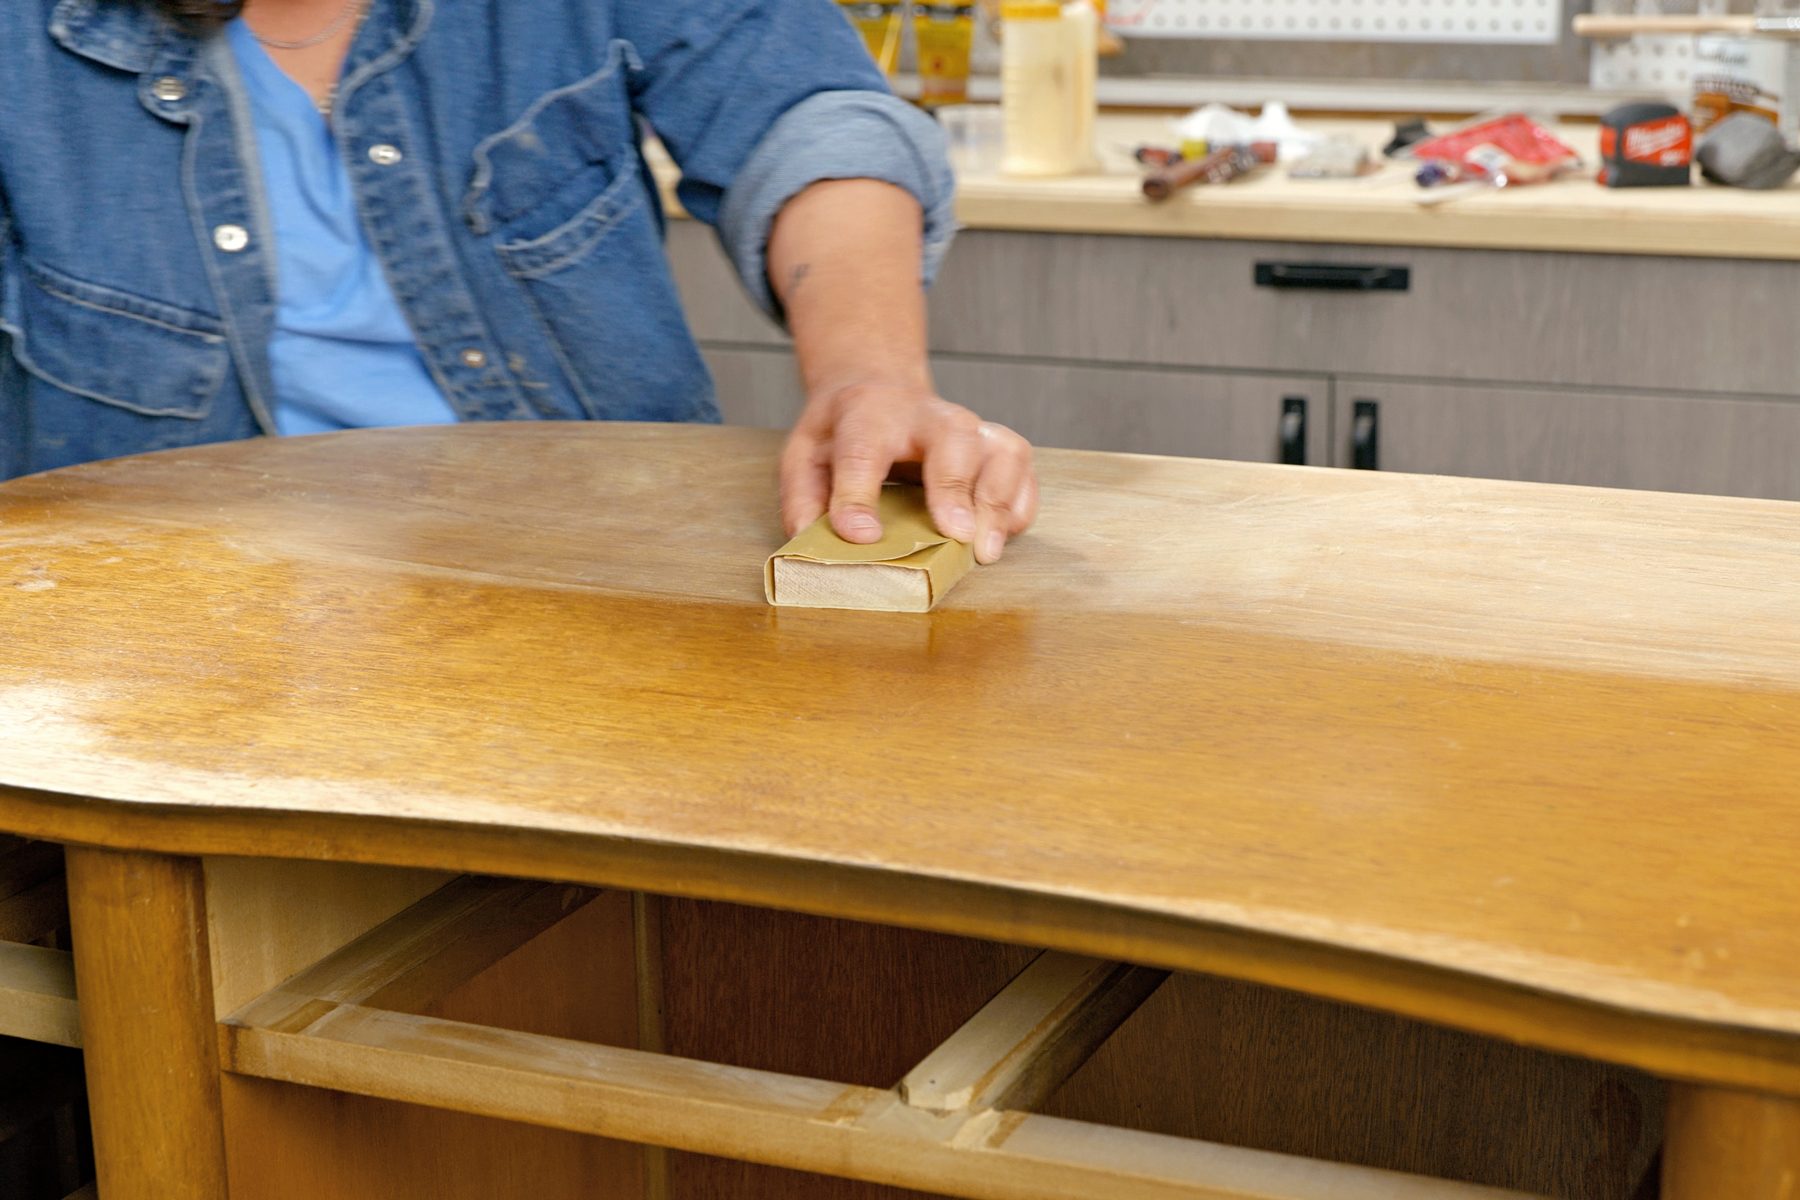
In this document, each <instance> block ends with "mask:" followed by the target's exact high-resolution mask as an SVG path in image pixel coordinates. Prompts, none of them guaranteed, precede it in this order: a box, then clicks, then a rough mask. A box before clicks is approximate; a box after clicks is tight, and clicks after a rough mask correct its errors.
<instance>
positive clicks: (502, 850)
mask: <svg viewBox="0 0 1800 1200" xmlns="http://www.w3.org/2000/svg"><path fill="white" fill-rule="evenodd" d="M0 830H4V831H5V832H7V833H10V834H14V835H17V836H22V837H33V838H41V839H44V840H46V841H53V842H58V843H64V844H76V845H85V846H98V847H102V848H106V849H113V850H132V851H142V852H148V853H157V854H169V855H182V856H206V855H221V856H234V857H247V858H275V859H305V860H314V861H323V862H342V863H354V864H358V865H364V866H387V867H412V868H421V869H432V870H456V871H464V872H471V873H475V874H482V875H498V876H509V877H514V878H521V879H541V880H553V881H556V882H562V883H578V884H584V885H587V886H592V887H610V888H621V889H627V890H631V891H642V892H650V893H656V894H661V895H670V896H680V897H685V898H689V899H696V900H712V901H722V902H726V903H735V904H745V905H751V906H755V907H759V908H770V909H778V910H786V911H791V912H799V913H806V914H810V915H814V916H822V917H836V918H842V919H846V920H855V921H866V922H871V923H874V924H884V925H898V926H904V927H909V928H916V929H921V930H927V931H931V932H936V933H945V934H952V935H959V936H964V937H974V938H982V939H986V940H989V941H1000V942H1011V943H1014V944H1020V945H1028V946H1034V947H1041V948H1044V949H1051V950H1061V951H1065V952H1069V953H1074V954H1085V955H1091V956H1095V957H1102V958H1111V959H1120V960H1125V961H1128V962H1132V963H1136V964H1140V965H1143V966H1150V967H1159V968H1163V969H1168V970H1177V971H1190V972H1196V973H1200V974H1207V975H1215V976H1222V977H1225V978H1230V979H1236V980H1242V981H1245V982H1249V983H1256V984H1263V985H1267V986H1271V987H1277V988H1284V989H1287V990H1291V991H1297V992H1302V993H1306V994H1309V995H1313V996H1318V997H1321V998H1324V999H1327V1000H1332V1001H1337V1002H1340V1003H1346V1004H1353V1005H1357V1006H1359V1007H1363V1008H1370V1009H1375V1010H1378V1011H1382V1012H1389V1013H1393V1014H1396V1015H1398V1016H1402V1017H1408V1018H1411V1019H1415V1020H1419V1021H1423V1022H1427V1023H1430V1024H1435V1025H1442V1026H1447V1027H1450V1028H1454V1029H1460V1030H1464V1031H1466V1032H1469V1033H1474V1034H1479V1035H1483V1036H1487V1037H1493V1038H1498V1039H1501V1040H1505V1041H1511V1042H1516V1043H1519V1044H1521V1045H1527V1046H1533V1047H1536V1048H1538V1049H1543V1050H1549V1051H1553V1052H1556V1053H1561V1054H1568V1055H1572V1056H1575V1057H1579V1058H1587V1059H1593V1060H1598V1061H1603V1062H1610V1063H1615V1064H1619V1065H1622V1066H1628V1067H1635V1068H1638V1069H1640V1070H1643V1071H1646V1072H1649V1073H1650V1074H1652V1075H1656V1076H1658V1077H1661V1078H1663V1079H1668V1080H1675V1081H1682V1082H1690V1083H1698V1084H1707V1085H1713V1086H1725V1087H1733V1088H1742V1089H1746V1090H1750V1091H1755V1092H1761V1093H1769V1094H1775V1095H1784V1096H1793V1097H1800V1035H1796V1034H1788V1033H1783V1032H1781V1031H1779V1030H1771V1029H1765V1028H1756V1027H1751V1026H1745V1025H1731V1024H1726V1023H1715V1022H1708V1021H1704V1020H1700V1019H1697V1018H1693V1017H1688V1016H1681V1015H1671V1014H1667V1013H1661V1012H1656V1011H1653V1010H1649V1009H1641V1008H1631V1007H1626V1006H1622V1005H1618V1004H1614V1003H1610V1002H1602V1001H1598V1000H1594V999H1591V998H1587V997H1582V996H1578V995H1572V994H1568V993H1562V992H1553V991H1549V990H1546V989H1542V988H1537V987H1532V986H1529V985H1526V984H1523V983H1518V982H1513V981H1508V980H1505V979H1500V978H1496V977H1490V976H1485V975H1480V974H1476V973H1474V972H1468V971H1460V970H1456V969H1454V968H1450V967H1445V966H1441V965H1436V964H1430V963H1423V962H1418V961H1414V960H1408V959H1403V958H1397V957H1392V956H1388V955H1382V954H1379V953H1375V952H1372V951H1368V950H1364V949H1360V948H1351V947H1344V946H1334V945H1331V944H1329V943H1321V942H1316V941H1309V940H1305V939H1301V938H1295V937H1292V936H1289V935H1285V934H1277V933H1268V932H1262V931H1258V930H1254V929H1248V928H1243V927H1238V926H1231V925H1224V924H1220V923H1216V922H1208V921H1203V920H1196V919H1191V918H1180V917H1174V916H1170V915H1168V914H1163V913H1154V912H1148V911H1145V910H1142V909H1135V908H1130V907H1127V906H1124V905H1116V904H1108V903H1106V902H1103V901H1094V900H1083V899H1079V898H1074V897H1069V896H1063V895H1058V894H1054V893H1043V892H1033V891H1030V890H1028V889H1022V888H1018V887H1013V886H1007V885H1000V884H984V883H975V882H969V881H965V880H957V879H947V878H942V877H937V876H930V875H917V874H901V873H898V872H894V871H888V870H883V869H879V868H875V867H868V866H859V865H851V864H840V863H822V862H811V861H807V860H803V859H793V858H787V857H783V856H780V855H773V854H762V853H753V852H749V851H729V850H720V849H717V848H712V847H702V846H683V845H674V844H670V843H661V842H650V841H641V840H633V839H629V838H622V837H608V836H596V835H581V834H569V833H555V832H549V831H543V830H520V829H508V828H505V827H500V826H492V825H478V824H467V823H456V822H442V821H420V820H418V819H416V818H387V817H371V816H368V815H366V814H333V813H303V812H269V811H249V810H243V809H230V808H211V807H194V806H173V805H167V806H164V805H159V806H157V807H155V808H149V807H145V806H140V805H134V804H129V803H121V802H116V801H108V800H96V799H91V798H86V797H80V796H72V795H64V794H60V793H55V792H45V791H38V790H33V789H29V788H19V787H13V786H9V785H4V784H0Z"/></svg>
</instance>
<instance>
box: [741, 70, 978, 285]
mask: <svg viewBox="0 0 1800 1200" xmlns="http://www.w3.org/2000/svg"><path fill="white" fill-rule="evenodd" d="M826 179H878V180H881V181H882V182H884V183H891V184H893V185H894V186H895V187H898V188H901V189H902V190H904V191H906V192H909V193H911V195H912V197H913V198H914V199H915V200H917V201H918V202H919V207H920V208H922V209H923V210H924V213H925V229H924V241H925V253H924V261H923V262H921V263H920V278H921V280H922V281H923V282H924V283H925V284H926V285H929V284H930V283H931V281H932V280H933V279H934V278H936V275H937V269H938V265H939V264H940V263H941V262H942V261H943V258H944V254H945V253H946V252H947V251H948V250H949V248H950V239H951V238H952V236H954V234H955V232H956V213H955V200H956V185H955V179H954V177H953V175H952V174H951V170H950V162H949V158H948V156H947V154H946V152H945V146H944V137H943V133H942V132H941V131H940V130H939V129H938V126H937V122H935V121H933V120H932V119H931V118H930V117H928V116H926V115H925V114H923V113H921V112H920V111H919V110H918V109H916V108H914V107H913V106H912V105H910V104H908V103H906V102H905V101H904V100H900V99H898V98H897V97H894V96H891V95H888V94H887V93H885V92H874V91H846V92H821V93H818V94H816V95H813V96H809V97H807V98H806V99H805V100H802V101H801V102H800V103H799V104H797V105H795V106H794V107H793V108H791V109H789V110H788V111H787V112H785V113H784V114H782V116H781V118H780V119H779V120H778V121H776V123H775V124H774V125H773V126H772V127H771V128H770V129H769V131H768V133H767V134H765V135H764V136H763V138H762V140H761V141H760V142H759V143H758V144H757V146H756V149H755V150H754V151H753V152H752V153H751V155H750V157H749V159H748V160H746V162H745V163H744V166H743V169H742V170H741V171H739V172H738V175H737V177H736V178H735V179H734V180H732V183H731V186H730V188H729V189H728V190H727V191H726V193H725V203H724V205H723V206H722V207H721V209H720V212H719V221H718V227H719V237H720V240H721V241H722V242H723V243H724V245H725V250H726V253H727V254H729V255H730V256H731V261H732V263H733V265H735V266H736V268H737V272H738V275H739V277H740V278H741V279H742V280H743V282H744V288H745V290H747V291H748V292H749V293H750V296H751V298H752V299H754V300H755V301H756V302H757V304H759V305H760V306H761V307H762V309H763V311H764V312H767V313H768V314H769V315H770V316H772V317H774V318H776V319H777V320H779V319H781V305H780V302H779V301H778V300H777V299H776V297H775V294H774V292H773V291H772V290H771V288H770V287H769V278H768V249H769V234H770V231H771V230H772V229H773V228H774V225H775V218H776V217H777V216H779V215H780V213H781V210H782V208H783V206H785V205H786V204H787V202H788V201H789V200H792V199H793V198H794V197H795V196H796V195H798V194H799V193H800V192H802V191H804V190H805V189H806V188H807V187H809V186H811V185H812V184H815V183H818V182H820V181H821V180H826Z"/></svg>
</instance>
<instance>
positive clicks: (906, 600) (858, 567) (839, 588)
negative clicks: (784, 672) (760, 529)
mask: <svg viewBox="0 0 1800 1200" xmlns="http://www.w3.org/2000/svg"><path fill="white" fill-rule="evenodd" d="M878 511H879V513H880V516H881V528H882V538H881V540H880V541H879V542H873V543H871V544H869V545H866V546H862V545H858V544H856V543H855V542H846V541H845V540H844V539H842V538H840V537H839V536H838V535H837V534H836V533H835V532H833V531H832V528H831V521H830V518H829V517H820V518H819V519H818V520H817V521H816V522H814V523H813V524H812V526H811V527H809V528H807V529H806V530H804V531H802V532H801V533H800V534H799V535H798V536H796V537H795V538H794V540H793V541H791V542H789V543H788V544H787V545H785V546H783V547H782V548H781V549H779V550H777V551H776V552H775V553H774V554H772V555H770V556H769V561H768V563H767V564H766V565H765V566H764V568H763V591H764V594H765V595H767V596H768V599H769V603H770V604H773V605H776V606H777V607H783V608H853V609H867V610H871V611H875V612H930V611H931V609H932V607H933V606H934V605H936V604H937V602H938V601H940V600H942V599H943V598H944V597H945V596H946V595H948V594H949V592H950V589H951V588H953V587H955V586H956V584H957V582H958V581H959V580H961V579H962V577H963V576H964V575H967V574H968V573H969V568H971V567H973V566H974V565H975V551H974V550H973V548H971V547H970V546H968V545H966V544H964V543H962V542H959V541H956V540H955V539H954V538H950V537H946V536H945V535H943V534H941V533H939V532H938V531H937V527H936V526H935V525H933V524H932V523H931V513H930V512H929V511H928V510H927V509H926V507H925V491H924V489H923V488H919V487H914V486H910V485H904V484H889V485H887V486H886V487H884V488H882V489H881V501H880V507H879V510H878Z"/></svg>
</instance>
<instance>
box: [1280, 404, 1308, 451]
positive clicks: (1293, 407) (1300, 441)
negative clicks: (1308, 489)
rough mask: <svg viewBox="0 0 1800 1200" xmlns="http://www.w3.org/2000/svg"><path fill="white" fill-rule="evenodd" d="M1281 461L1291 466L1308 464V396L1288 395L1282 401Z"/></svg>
mask: <svg viewBox="0 0 1800 1200" xmlns="http://www.w3.org/2000/svg"><path fill="white" fill-rule="evenodd" d="M1281 461H1282V462H1284V463H1286V464H1287V465H1288V466H1290V467H1304V466H1305V465H1306V397H1305V396H1287V397H1285V398H1283V399H1282V401H1281Z"/></svg>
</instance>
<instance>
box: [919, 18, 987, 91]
mask: <svg viewBox="0 0 1800 1200" xmlns="http://www.w3.org/2000/svg"><path fill="white" fill-rule="evenodd" d="M913 35H914V37H915V38H916V39H917V41H918V46H919V105H920V107H922V108H939V107H942V106H943V105H946V104H963V103H966V102H967V101H968V99H969V52H970V51H971V50H973V49H974V46H975V6H974V5H973V4H966V3H933V2H932V0H920V2H919V3H918V4H917V5H916V6H915V7H914V8H913Z"/></svg>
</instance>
